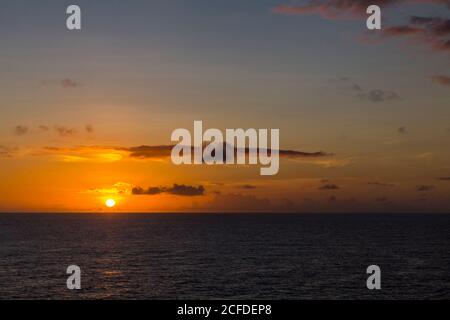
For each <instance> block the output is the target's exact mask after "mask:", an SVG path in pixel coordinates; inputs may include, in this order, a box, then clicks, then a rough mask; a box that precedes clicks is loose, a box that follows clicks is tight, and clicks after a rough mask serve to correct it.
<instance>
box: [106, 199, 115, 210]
mask: <svg viewBox="0 0 450 320" xmlns="http://www.w3.org/2000/svg"><path fill="white" fill-rule="evenodd" d="M105 205H106V206H107V207H108V208H113V207H114V206H115V205H116V201H115V200H114V199H108V200H106V201H105Z"/></svg>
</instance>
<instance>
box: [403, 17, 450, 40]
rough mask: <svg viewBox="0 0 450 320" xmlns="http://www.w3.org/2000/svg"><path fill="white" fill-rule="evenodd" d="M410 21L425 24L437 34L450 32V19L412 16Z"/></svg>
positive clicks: (419, 24) (443, 34)
mask: <svg viewBox="0 0 450 320" xmlns="http://www.w3.org/2000/svg"><path fill="white" fill-rule="evenodd" d="M410 23H411V24H414V25H418V26H424V27H425V28H426V29H427V30H428V32H429V33H432V34H434V35H436V36H445V35H449V34H450V19H443V18H440V17H419V16H412V17H411V18H410Z"/></svg>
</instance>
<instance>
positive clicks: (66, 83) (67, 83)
mask: <svg viewBox="0 0 450 320" xmlns="http://www.w3.org/2000/svg"><path fill="white" fill-rule="evenodd" d="M59 83H60V84H61V86H62V87H63V88H77V87H79V86H80V83H79V82H77V81H74V80H72V79H69V78H66V79H63V80H61V81H60V82H59Z"/></svg>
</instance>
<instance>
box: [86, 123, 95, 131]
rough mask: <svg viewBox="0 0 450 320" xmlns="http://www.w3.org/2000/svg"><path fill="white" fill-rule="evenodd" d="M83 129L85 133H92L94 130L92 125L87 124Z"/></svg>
mask: <svg viewBox="0 0 450 320" xmlns="http://www.w3.org/2000/svg"><path fill="white" fill-rule="evenodd" d="M84 129H85V130H86V132H87V133H94V131H95V129H94V126H93V125H92V124H87V125H86V126H85V127H84Z"/></svg>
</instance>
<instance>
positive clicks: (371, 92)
mask: <svg viewBox="0 0 450 320" xmlns="http://www.w3.org/2000/svg"><path fill="white" fill-rule="evenodd" d="M330 81H331V82H336V83H343V84H346V85H348V86H349V88H350V90H351V91H352V92H353V93H354V95H355V97H356V98H359V99H362V100H367V101H370V102H373V103H380V102H387V101H392V100H397V99H400V96H399V95H398V94H397V93H396V92H395V91H392V90H382V89H368V90H366V89H364V88H363V87H362V86H361V85H360V84H358V83H356V82H354V81H352V80H351V79H350V78H349V77H337V78H334V79H330Z"/></svg>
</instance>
